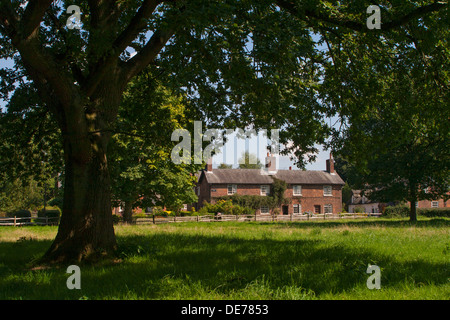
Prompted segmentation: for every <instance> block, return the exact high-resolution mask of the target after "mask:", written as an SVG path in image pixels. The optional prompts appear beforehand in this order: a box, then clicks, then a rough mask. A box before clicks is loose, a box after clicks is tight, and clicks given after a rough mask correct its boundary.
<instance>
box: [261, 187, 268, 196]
mask: <svg viewBox="0 0 450 320" xmlns="http://www.w3.org/2000/svg"><path fill="white" fill-rule="evenodd" d="M269 193H270V186H269V185H261V195H262V196H268V195H269Z"/></svg>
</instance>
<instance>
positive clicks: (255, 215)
mask: <svg viewBox="0 0 450 320" xmlns="http://www.w3.org/2000/svg"><path fill="white" fill-rule="evenodd" d="M255 221H257V220H256V212H255Z"/></svg>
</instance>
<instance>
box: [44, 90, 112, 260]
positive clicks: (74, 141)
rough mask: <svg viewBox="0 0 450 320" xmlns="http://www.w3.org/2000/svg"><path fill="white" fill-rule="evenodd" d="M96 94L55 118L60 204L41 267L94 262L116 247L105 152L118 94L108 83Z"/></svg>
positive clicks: (107, 254)
mask: <svg viewBox="0 0 450 320" xmlns="http://www.w3.org/2000/svg"><path fill="white" fill-rule="evenodd" d="M102 89H104V90H103V92H101V93H102V96H100V97H99V98H98V99H94V98H91V102H90V103H89V104H88V105H87V106H85V105H84V103H83V100H81V99H80V100H79V101H74V105H73V107H72V108H70V109H66V110H69V111H70V112H66V113H63V114H61V113H60V114H57V116H60V118H59V123H60V126H61V131H62V135H63V144H64V161H65V184H64V203H63V210H62V216H61V222H60V225H59V229H58V234H57V235H56V238H55V240H54V242H53V243H52V245H51V247H50V248H49V250H48V251H47V252H46V254H45V255H44V257H43V259H42V260H43V261H44V262H50V263H67V262H79V261H86V260H97V259H99V258H102V257H105V256H111V255H112V254H113V253H114V251H115V249H116V247H117V245H116V238H115V234H114V227H113V219H112V206H111V191H110V188H111V185H110V177H109V171H108V162H107V157H106V152H107V145H108V143H109V141H110V138H111V130H110V128H111V127H112V126H113V125H114V120H115V117H116V114H115V113H116V111H117V108H118V105H119V103H120V92H121V90H120V88H118V87H117V86H114V85H113V82H112V81H111V82H110V84H109V85H107V84H105V85H104V86H102ZM103 97H106V98H103Z"/></svg>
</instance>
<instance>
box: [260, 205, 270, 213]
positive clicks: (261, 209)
mask: <svg viewBox="0 0 450 320" xmlns="http://www.w3.org/2000/svg"><path fill="white" fill-rule="evenodd" d="M263 208H267V212H266V210H264V212H263ZM259 211H260V212H261V214H270V208H269V207H268V206H262V207H261V208H259Z"/></svg>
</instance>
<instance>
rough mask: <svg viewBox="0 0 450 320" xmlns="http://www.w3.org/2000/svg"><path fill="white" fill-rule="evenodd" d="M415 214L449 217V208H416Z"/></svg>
mask: <svg viewBox="0 0 450 320" xmlns="http://www.w3.org/2000/svg"><path fill="white" fill-rule="evenodd" d="M417 214H418V215H420V216H424V217H449V218H450V208H447V207H445V208H417Z"/></svg>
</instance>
